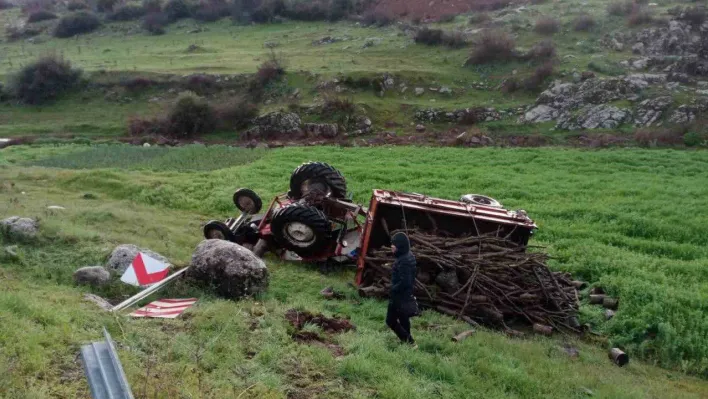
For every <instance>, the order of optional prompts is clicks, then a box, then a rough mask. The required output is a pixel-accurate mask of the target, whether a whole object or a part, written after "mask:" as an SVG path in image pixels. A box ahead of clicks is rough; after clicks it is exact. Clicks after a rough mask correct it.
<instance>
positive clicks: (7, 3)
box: [0, 0, 15, 10]
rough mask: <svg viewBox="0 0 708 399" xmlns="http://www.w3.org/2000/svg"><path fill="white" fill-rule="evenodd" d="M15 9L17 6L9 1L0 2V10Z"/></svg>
mask: <svg viewBox="0 0 708 399" xmlns="http://www.w3.org/2000/svg"><path fill="white" fill-rule="evenodd" d="M14 7H15V5H14V4H13V3H11V2H10V1H9V0H0V10H7V9H10V8H14Z"/></svg>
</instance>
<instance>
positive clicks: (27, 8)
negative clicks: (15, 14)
mask: <svg viewBox="0 0 708 399" xmlns="http://www.w3.org/2000/svg"><path fill="white" fill-rule="evenodd" d="M20 4H22V13H23V14H27V15H29V14H31V13H33V12H35V11H39V10H48V11H52V10H54V0H26V1H24V2H21V3H20Z"/></svg>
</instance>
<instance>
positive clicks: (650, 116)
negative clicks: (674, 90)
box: [634, 96, 672, 126]
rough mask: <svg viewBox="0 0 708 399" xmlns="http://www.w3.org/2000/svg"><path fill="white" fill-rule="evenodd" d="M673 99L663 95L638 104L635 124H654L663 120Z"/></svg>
mask: <svg viewBox="0 0 708 399" xmlns="http://www.w3.org/2000/svg"><path fill="white" fill-rule="evenodd" d="M671 103H672V99H671V97H669V96H662V97H656V98H651V99H648V100H644V101H642V102H641V103H639V105H637V107H636V109H635V112H634V125H635V126H652V125H654V124H656V123H657V122H658V121H660V120H661V118H662V116H663V115H664V113H665V112H666V110H668V109H669V107H670V106H671Z"/></svg>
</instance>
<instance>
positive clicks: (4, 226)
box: [0, 216, 39, 240]
mask: <svg viewBox="0 0 708 399" xmlns="http://www.w3.org/2000/svg"><path fill="white" fill-rule="evenodd" d="M38 232H39V224H38V223H37V221H36V220H34V219H30V218H23V217H20V216H11V217H9V218H7V219H3V220H0V233H2V234H4V235H5V236H7V237H8V238H10V239H12V240H28V239H33V238H35V237H37V233H38Z"/></svg>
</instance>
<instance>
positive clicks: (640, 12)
mask: <svg viewBox="0 0 708 399" xmlns="http://www.w3.org/2000/svg"><path fill="white" fill-rule="evenodd" d="M652 22H654V14H652V12H651V11H649V10H648V9H646V8H635V9H634V10H633V11H632V13H631V14H629V17H628V18H627V25H629V26H637V25H645V24H650V23H652Z"/></svg>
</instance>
